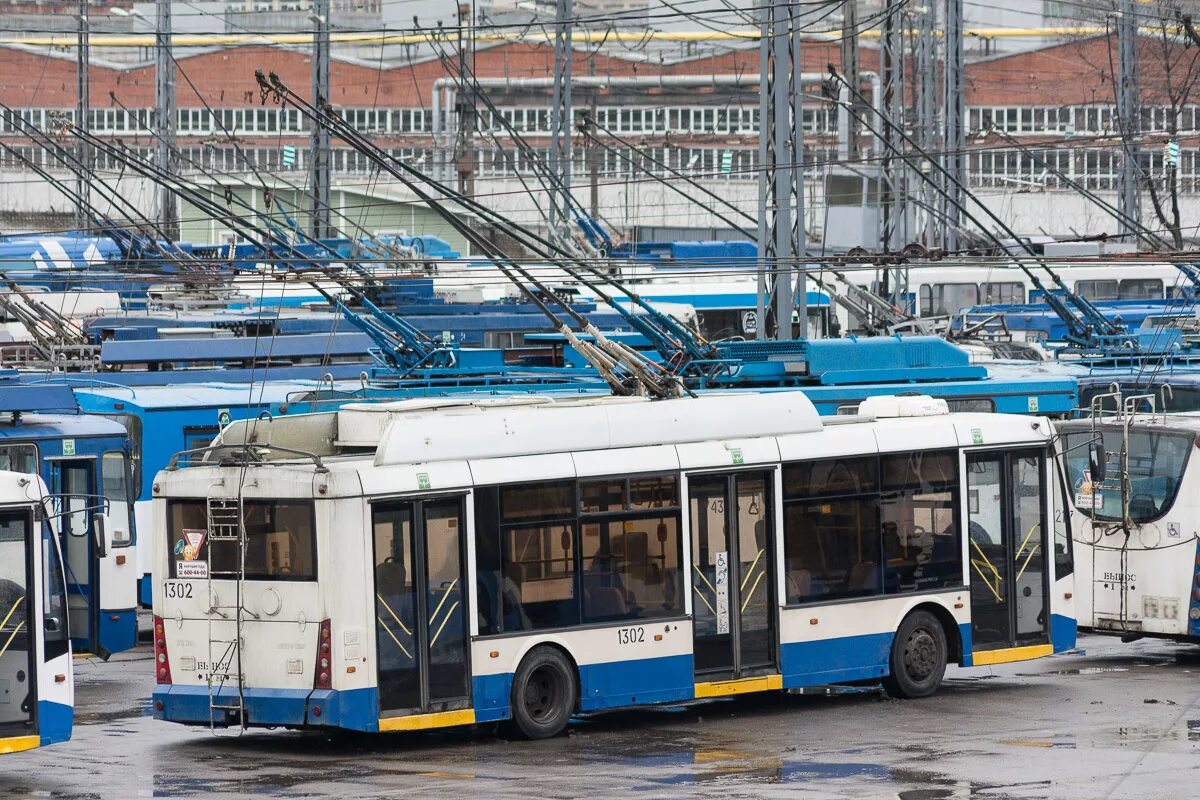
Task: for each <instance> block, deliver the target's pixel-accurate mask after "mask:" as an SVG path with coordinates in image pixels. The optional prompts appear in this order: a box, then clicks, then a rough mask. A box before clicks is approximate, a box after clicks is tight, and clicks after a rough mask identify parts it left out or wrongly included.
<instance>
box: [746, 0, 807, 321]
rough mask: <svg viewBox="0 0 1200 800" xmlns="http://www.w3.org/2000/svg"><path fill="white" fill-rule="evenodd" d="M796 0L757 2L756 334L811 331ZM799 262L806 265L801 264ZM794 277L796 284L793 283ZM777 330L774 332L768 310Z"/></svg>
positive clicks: (799, 11)
mask: <svg viewBox="0 0 1200 800" xmlns="http://www.w3.org/2000/svg"><path fill="white" fill-rule="evenodd" d="M801 11H802V9H801V6H800V5H799V3H798V2H797V0H785V1H783V2H781V0H759V22H760V26H761V30H760V36H759V42H760V44H759V75H760V76H761V77H760V78H759V86H758V109H759V126H758V127H759V133H758V161H759V163H758V170H759V171H758V261H759V266H758V320H757V330H756V335H757V337H758V338H759V339H766V338H769V337H772V336H773V338H776V339H792V338H793V334H792V315H793V311H795V312H797V313H798V314H799V317H800V335H801V336H802V337H804V336H807V332H808V308H807V303H806V300H807V286H806V283H805V278H804V275H805V272H804V270H803V268H802V265H803V259H804V254H805V241H804V164H803V158H804V139H803V135H804V117H803V111H802V107H801V97H802V93H803V85H802V77H801V76H802V71H803V67H802V65H801V63H800V27H801V26H800V25H798V24H796V23H797V20H798V18H799V15H800V13H801ZM798 267H800V268H799V269H798ZM793 277H795V278H796V284H797V285H796V286H795V287H793ZM769 307H773V310H774V330H773V331H772V330H768V327H769V325H768V323H769V320H768V313H767V312H768V308H769Z"/></svg>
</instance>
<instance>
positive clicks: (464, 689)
mask: <svg viewBox="0 0 1200 800" xmlns="http://www.w3.org/2000/svg"><path fill="white" fill-rule="evenodd" d="M371 518H372V530H373V531H374V551H375V617H376V619H375V625H376V629H375V634H376V636H375V638H376V649H377V658H378V661H377V663H378V665H379V670H378V686H379V716H380V719H381V720H383V719H386V718H388V717H400V716H407V715H410V714H415V713H429V712H435V711H449V710H454V709H459V708H467V707H469V705H470V700H471V691H470V689H471V673H470V665H469V662H468V634H467V619H468V617H467V609H466V600H467V592H466V591H465V585H466V570H465V567H464V564H465V561H466V557H465V552H466V550H465V542H464V539H463V537H464V535H465V527H466V526H465V523H464V516H463V496H461V495H459V496H453V497H430V498H422V499H416V500H413V499H405V500H387V501H381V502H378V503H375V504H373V506H372V508H371Z"/></svg>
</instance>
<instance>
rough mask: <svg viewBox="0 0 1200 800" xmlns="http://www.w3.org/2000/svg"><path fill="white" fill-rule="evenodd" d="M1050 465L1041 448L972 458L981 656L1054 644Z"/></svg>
mask: <svg viewBox="0 0 1200 800" xmlns="http://www.w3.org/2000/svg"><path fill="white" fill-rule="evenodd" d="M1044 467H1045V454H1044V453H1043V452H1042V451H1039V450H1017V451H1010V452H994V453H977V454H972V455H969V456H968V457H967V490H968V509H967V510H968V524H967V530H968V538H969V540H968V542H967V547H968V553H969V560H968V563H969V565H970V571H971V574H970V580H971V642H972V649H973V650H974V651H976V652H979V651H986V650H994V649H998V648H1007V647H1017V646H1026V645H1037V644H1045V643H1047V642H1049V625H1048V623H1049V608H1050V605H1049V580H1048V569H1047V548H1046V536H1047V534H1046V529H1047V525H1046V521H1045V507H1046V494H1045V487H1044V486H1043V475H1044V471H1045V470H1044ZM977 660H978V659H977Z"/></svg>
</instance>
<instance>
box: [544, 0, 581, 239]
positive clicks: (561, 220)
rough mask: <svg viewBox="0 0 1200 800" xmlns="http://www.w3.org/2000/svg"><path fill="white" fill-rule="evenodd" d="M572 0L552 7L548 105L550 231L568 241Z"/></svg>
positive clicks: (573, 5)
mask: <svg viewBox="0 0 1200 800" xmlns="http://www.w3.org/2000/svg"><path fill="white" fill-rule="evenodd" d="M574 16H575V2H574V0H556V3H555V9H554V97H553V101H552V106H551V108H550V174H552V175H554V176H555V177H556V178H558V186H557V188H555V187H551V188H550V235H551V237H553V238H555V239H558V240H564V241H569V240H570V234H569V232H568V229H569V226H570V213H571V122H572V119H571V116H572V113H573V112H572V110H571V33H572V30H573V28H574V26H573V25H572V22H571V20H572V19H573V18H574Z"/></svg>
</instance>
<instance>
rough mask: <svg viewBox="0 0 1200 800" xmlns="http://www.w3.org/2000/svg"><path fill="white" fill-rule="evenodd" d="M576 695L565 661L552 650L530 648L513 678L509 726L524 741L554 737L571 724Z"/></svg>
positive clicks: (573, 672) (565, 658)
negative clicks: (518, 732) (515, 729)
mask: <svg viewBox="0 0 1200 800" xmlns="http://www.w3.org/2000/svg"><path fill="white" fill-rule="evenodd" d="M578 695H579V690H578V684H577V683H576V681H575V668H574V667H572V666H571V662H570V661H568V660H567V657H566V656H564V655H563V654H562V652H561V651H559V650H557V649H556V648H553V647H537V648H534V649H533V650H532V651H531V652H530V653H529V655H527V656H525V659H524V660H523V661H522V662H521V666H519V667H517V674H516V675H514V676H513V685H512V697H511V701H512V717H513V722H514V723H515V725H516V727H517V730H518V731H520V733H521V735H522V736H524V737H525V738H526V739H549V738H550V737H551V736H557V735H558V734H560V733H562V732H563V729H564V728H566V727H567V723H568V722H570V721H571V715H572V714H573V713H575V704H576V702H577V701H578V699H579V697H578Z"/></svg>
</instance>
